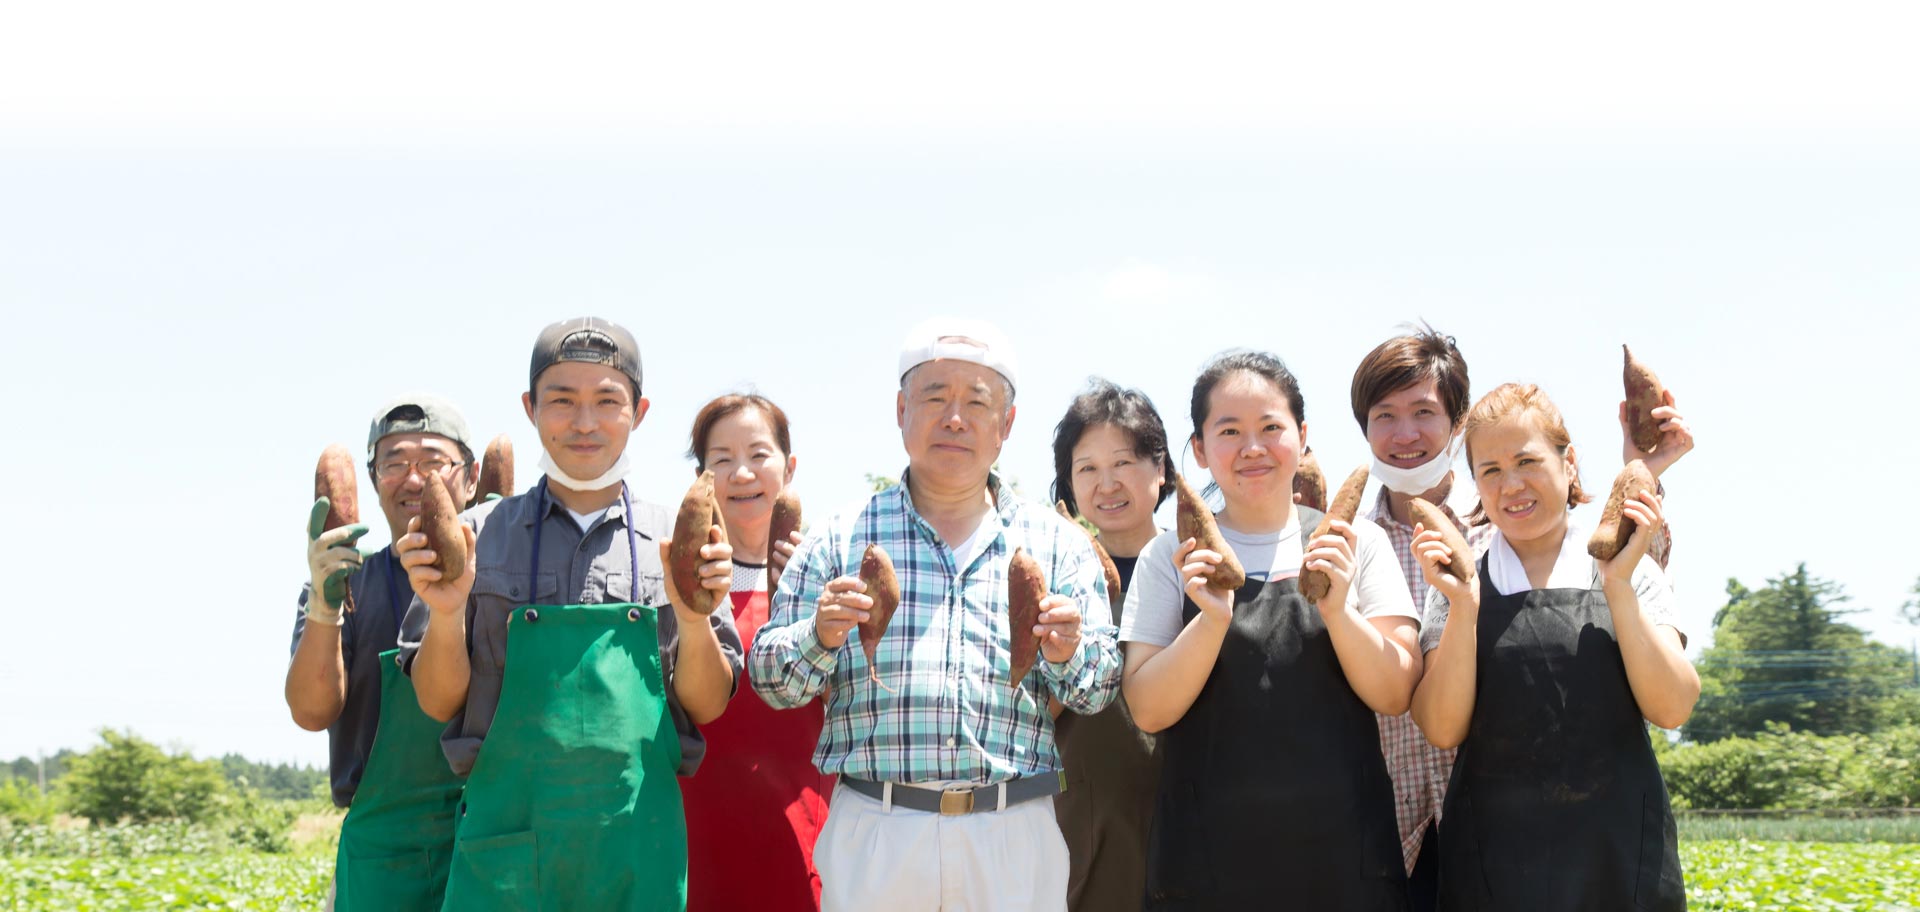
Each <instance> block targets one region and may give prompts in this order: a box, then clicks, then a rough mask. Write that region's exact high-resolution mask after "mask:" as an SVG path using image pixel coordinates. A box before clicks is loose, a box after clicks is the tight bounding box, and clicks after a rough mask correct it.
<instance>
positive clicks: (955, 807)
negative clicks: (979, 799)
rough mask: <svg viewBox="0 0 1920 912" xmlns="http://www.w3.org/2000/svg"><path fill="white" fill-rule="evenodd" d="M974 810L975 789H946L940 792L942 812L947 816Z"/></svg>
mask: <svg viewBox="0 0 1920 912" xmlns="http://www.w3.org/2000/svg"><path fill="white" fill-rule="evenodd" d="M972 812H973V789H945V790H943V791H941V792H940V813H941V814H943V815H945V816H949V817H951V816H955V815H958V814H968V813H972Z"/></svg>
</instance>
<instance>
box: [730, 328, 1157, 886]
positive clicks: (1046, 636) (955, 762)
mask: <svg viewBox="0 0 1920 912" xmlns="http://www.w3.org/2000/svg"><path fill="white" fill-rule="evenodd" d="M1017 373H1018V372H1017V370H1016V369H1015V367H1014V358H1013V351H1012V348H1011V347H1010V346H1009V345H1008V344H1007V342H1006V340H1005V339H1004V338H1003V337H1002V336H1001V335H1000V333H999V331H998V330H996V329H994V328H993V327H991V326H988V325H985V324H980V323H975V322H970V321H959V320H932V321H928V322H927V323H925V324H922V325H921V326H920V327H918V328H916V329H915V330H914V331H913V332H912V333H910V334H909V335H908V338H907V342H906V345H905V347H904V349H903V350H902V352H901V355H900V361H899V371H898V373H897V374H896V376H897V377H898V379H899V383H900V390H899V393H898V396H897V398H896V401H895V419H896V420H897V422H898V423H899V426H900V439H901V442H902V443H903V444H905V446H906V450H907V463H908V467H907V470H906V472H905V473H904V474H902V476H901V481H900V483H899V484H898V485H895V486H893V487H891V488H888V489H887V490H884V491H881V492H879V493H877V494H875V495H873V497H872V498H871V499H869V500H868V501H867V503H866V505H865V507H864V508H862V509H860V510H859V511H857V512H854V513H851V514H842V515H840V516H836V517H834V518H833V519H831V520H828V521H827V522H824V523H821V524H820V525H819V526H816V527H815V528H814V529H812V530H811V531H810V532H809V534H808V537H807V540H806V542H805V543H804V544H802V545H801V546H800V547H799V548H798V549H797V550H796V551H795V553H794V555H793V558H792V560H791V561H790V562H789V564H788V566H787V569H786V572H785V573H784V574H782V575H781V577H780V591H779V592H778V593H777V594H775V596H774V599H773V606H772V609H771V614H772V616H771V617H770V618H769V619H768V622H767V624H766V626H764V627H762V628H761V629H760V634H759V636H758V638H757V639H755V641H754V645H753V655H752V661H753V674H752V676H751V679H752V681H753V686H754V689H755V691H757V692H758V693H759V694H760V695H761V697H762V698H764V699H765V700H766V701H767V702H768V703H769V704H771V705H773V706H777V707H794V706H800V705H802V704H804V703H806V702H807V701H809V700H811V699H813V698H814V697H816V696H818V695H820V694H821V693H823V692H830V693H831V694H832V697H831V701H830V703H829V705H828V707H827V717H826V726H825V728H824V729H822V731H821V735H820V745H819V747H818V749H816V751H815V752H814V761H815V763H816V764H817V765H818V766H819V767H820V771H821V772H823V773H837V774H839V776H840V784H839V786H838V787H837V788H836V789H835V790H834V794H833V803H832V809H831V812H830V813H829V814H828V815H827V825H826V828H825V829H824V830H822V831H821V834H820V839H819V843H818V844H817V845H816V846H815V848H814V859H815V863H816V864H817V866H818V867H819V870H820V881H821V888H822V895H821V904H822V906H823V907H825V908H826V909H829V910H841V909H847V910H853V909H886V910H889V912H899V910H935V909H947V910H955V909H1031V910H1064V909H1065V908H1066V902H1067V873H1068V864H1067V847H1066V843H1065V841H1064V840H1063V839H1062V837H1061V835H1060V827H1059V825H1058V824H1057V823H1056V822H1055V820H1054V816H1053V802H1052V801H1048V800H1042V799H1046V798H1049V797H1051V796H1052V795H1054V794H1055V793H1057V792H1059V791H1060V786H1061V772H1060V771H1061V766H1060V755H1059V752H1058V751H1057V750H1056V749H1055V746H1054V736H1053V719H1052V716H1051V715H1050V714H1049V713H1048V711H1047V701H1048V698H1053V699H1056V700H1058V701H1060V703H1061V704H1063V705H1064V706H1065V707H1066V708H1067V709H1068V710H1071V711H1073V712H1078V713H1094V712H1098V711H1100V710H1101V709H1103V708H1105V707H1106V705H1107V704H1108V703H1110V702H1111V701H1112V700H1113V698H1114V695H1115V693H1116V692H1117V691H1118V689H1119V685H1120V669H1121V662H1120V652H1119V648H1118V647H1117V646H1116V645H1115V640H1114V635H1115V630H1114V627H1113V625H1111V624H1106V623H1102V622H1098V621H1094V620H1083V618H1092V617H1099V616H1102V615H1104V614H1105V613H1106V608H1105V606H1106V594H1105V585H1106V583H1105V580H1104V579H1103V577H1102V573H1101V568H1100V564H1099V561H1098V559H1097V558H1095V556H1094V553H1093V546H1092V545H1091V544H1090V543H1089V541H1088V539H1087V536H1086V534H1085V533H1083V532H1081V531H1080V530H1079V529H1078V528H1076V527H1075V526H1073V525H1072V524H1071V523H1069V522H1068V521H1067V520H1064V519H1061V518H1060V517H1059V516H1058V515H1057V514H1055V513H1054V512H1053V511H1052V510H1051V509H1048V508H1045V507H1041V506H1038V505H1035V504H1031V503H1027V502H1025V501H1022V500H1021V499H1020V498H1019V497H1017V496H1016V495H1015V494H1014V493H1013V492H1012V491H1011V490H1010V489H1008V488H1006V487H1005V486H1003V485H1002V484H1001V482H1000V479H999V478H998V477H997V476H995V475H994V474H993V471H992V467H993V464H994V461H995V460H996V459H997V458H998V457H999V455H1000V448H1001V446H1002V445H1003V444H1005V443H1006V440H1007V435H1008V433H1009V432H1010V431H1011V430H1012V428H1013V419H1014V407H1013V393H1014V385H1015V383H1016V382H1017V379H1016V378H1017ZM868 545H879V546H880V547H881V548H882V549H883V550H885V551H886V553H887V554H888V555H889V556H890V557H891V559H892V561H893V565H894V567H895V568H896V570H897V572H898V576H899V584H900V585H899V589H900V604H899V608H898V611H897V612H896V613H895V614H894V615H893V617H892V620H891V622H890V623H889V624H888V625H887V627H886V629H885V631H884V633H883V634H882V635H880V637H879V638H878V641H877V642H876V643H870V644H868V643H862V644H860V648H855V647H854V644H855V643H858V642H859V640H860V638H861V637H864V636H866V633H865V631H859V632H856V630H855V628H856V625H858V624H860V623H862V622H865V621H868V620H869V619H870V617H871V615H870V609H872V608H873V607H874V603H873V599H872V598H871V597H869V595H868V594H867V589H866V586H865V584H863V583H862V582H861V580H860V568H861V562H862V556H863V554H864V552H865V551H866V548H867V546H868ZM1016 550H1019V551H1024V552H1025V553H1026V554H1027V555H1028V556H1030V557H1032V558H1033V560H1034V561H1035V562H1036V563H1037V565H1038V566H1039V568H1040V570H1041V575H1042V576H1043V577H1044V578H1045V586H1046V592H1047V595H1046V596H1045V598H1044V599H1043V600H1042V601H1041V602H1040V608H1041V613H1040V615H1039V617H1038V619H1037V620H1038V622H1037V623H1036V624H1034V625H1033V626H1031V627H1027V626H1025V625H1022V627H1021V629H1014V625H1013V623H1012V621H1011V619H1010V618H1009V615H1008V605H1009V596H1008V567H1009V563H1010V561H1011V559H1012V557H1013V554H1014V552H1015V551H1016ZM1096 604H1097V605H1099V606H1101V610H1100V613H1099V614H1093V613H1092V612H1091V611H1090V609H1091V608H1092V606H1094V605H1096ZM1036 641H1037V642H1038V644H1039V655H1038V656H1037V657H1035V661H1034V664H1033V665H1032V667H1031V669H1027V668H1021V669H1015V668H1013V667H1012V661H1013V652H1014V650H1015V649H1024V648H1025V647H1028V646H1030V645H1032V644H1034V643H1035V642H1036ZM866 648H874V649H875V651H874V654H873V655H874V658H873V661H872V663H871V664H869V662H868V660H867V657H866V653H865V651H864V650H865V649H866Z"/></svg>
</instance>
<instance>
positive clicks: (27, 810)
mask: <svg viewBox="0 0 1920 912" xmlns="http://www.w3.org/2000/svg"><path fill="white" fill-rule="evenodd" d="M57 809H58V807H57V805H56V803H55V802H54V800H53V796H52V795H47V794H43V793H42V792H41V791H40V787H39V786H37V785H34V784H33V783H31V782H28V781H27V780H25V779H15V778H12V777H7V778H0V819H4V820H10V821H13V822H14V823H16V824H21V825H32V824H46V823H52V822H53V815H54V812H55V811H56V810H57Z"/></svg>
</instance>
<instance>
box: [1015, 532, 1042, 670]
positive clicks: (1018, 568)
mask: <svg viewBox="0 0 1920 912" xmlns="http://www.w3.org/2000/svg"><path fill="white" fill-rule="evenodd" d="M1046 597H1047V578H1046V576H1045V575H1043V574H1042V573H1041V572H1040V562H1039V561H1036V560H1034V559H1033V555H1031V554H1028V553H1027V552H1026V551H1024V550H1021V549H1019V548H1016V549H1014V552H1013V559H1012V560H1009V561H1008V562H1007V636H1008V637H1009V639H1010V642H1009V643H1008V644H1007V650H1008V652H1010V653H1011V654H1012V655H1011V661H1012V665H1013V685H1014V686H1015V687H1018V686H1020V681H1021V680H1022V679H1024V678H1025V677H1026V676H1027V672H1029V671H1032V670H1033V663H1034V662H1036V661H1038V660H1039V658H1040V637H1039V636H1038V635H1036V634H1035V633H1034V632H1033V625H1035V624H1038V623H1040V601H1041V600H1042V599H1044V598H1046Z"/></svg>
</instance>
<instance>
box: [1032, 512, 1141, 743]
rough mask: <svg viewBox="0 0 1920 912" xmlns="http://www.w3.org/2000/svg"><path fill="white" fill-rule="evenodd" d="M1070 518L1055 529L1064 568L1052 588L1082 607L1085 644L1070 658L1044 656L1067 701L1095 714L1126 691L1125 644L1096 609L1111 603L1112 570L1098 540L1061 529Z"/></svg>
mask: <svg viewBox="0 0 1920 912" xmlns="http://www.w3.org/2000/svg"><path fill="white" fill-rule="evenodd" d="M1048 515H1049V516H1051V514H1048ZM1066 522H1067V521H1066V520H1059V524H1060V525H1059V526H1057V527H1056V529H1055V532H1054V535H1055V549H1054V553H1055V554H1057V555H1059V558H1058V561H1059V566H1060V569H1059V572H1057V573H1055V574H1054V585H1053V586H1052V587H1051V588H1052V589H1053V591H1054V592H1055V593H1058V594H1060V595H1064V596H1067V597H1068V598H1071V599H1073V602H1074V604H1075V605H1076V606H1078V607H1079V609H1080V645H1079V648H1077V649H1076V650H1074V653H1073V657H1072V658H1070V659H1068V660H1067V661H1065V662H1061V663H1057V664H1056V663H1054V662H1051V661H1042V662H1041V663H1040V664H1041V675H1042V676H1043V677H1044V678H1045V680H1046V682H1047V687H1048V690H1050V691H1051V692H1052V694H1053V696H1054V697H1055V698H1056V699H1058V700H1059V701H1060V703H1061V704H1062V705H1064V706H1066V708H1068V709H1070V710H1073V711H1074V712H1077V713H1081V714H1083V715H1090V714H1092V713H1097V712H1099V711H1100V710H1102V709H1105V708H1107V704H1109V703H1112V702H1113V698H1114V696H1115V695H1117V694H1119V692H1120V667H1121V662H1120V646H1119V643H1118V642H1117V641H1116V640H1115V639H1114V635H1115V633H1116V632H1117V631H1116V630H1115V628H1114V626H1113V625H1112V624H1110V623H1107V622H1105V621H1102V620H1100V619H1099V618H1100V612H1099V611H1098V610H1096V606H1098V608H1102V609H1104V608H1105V607H1106V599H1107V595H1106V573H1105V571H1104V570H1102V569H1101V566H1100V560H1099V558H1098V557H1096V556H1095V555H1094V553H1093V543H1092V542H1090V541H1088V540H1087V537H1086V536H1085V535H1083V534H1081V532H1080V531H1079V530H1078V529H1067V530H1066V531H1061V530H1062V529H1065V523H1066ZM1016 634H1017V631H1016ZM1041 658H1042V659H1045V656H1044V655H1042V656H1041Z"/></svg>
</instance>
